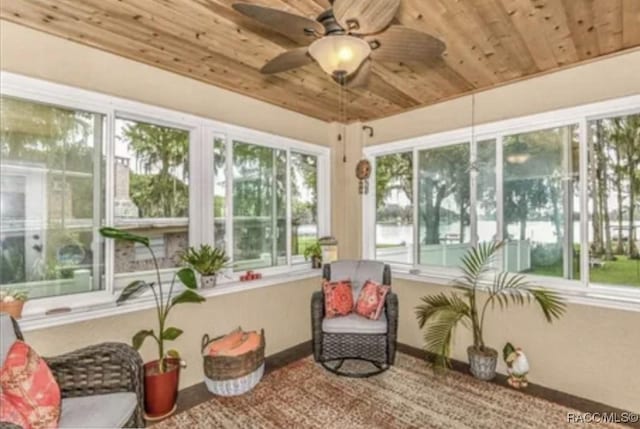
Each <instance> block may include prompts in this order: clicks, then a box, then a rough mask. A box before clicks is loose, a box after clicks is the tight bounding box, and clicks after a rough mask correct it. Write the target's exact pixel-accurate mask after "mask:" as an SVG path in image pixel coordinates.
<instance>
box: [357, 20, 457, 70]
mask: <svg viewBox="0 0 640 429" xmlns="http://www.w3.org/2000/svg"><path fill="white" fill-rule="evenodd" d="M365 40H366V41H367V42H369V45H371V49H372V50H371V58H373V59H374V60H376V61H383V62H384V61H388V62H405V63H410V62H414V63H415V62H421V63H432V62H436V61H438V60H440V59H441V55H442V53H443V52H444V50H445V49H446V45H445V44H444V42H443V41H442V40H440V39H437V38H435V37H433V36H430V35H429V34H426V33H423V32H421V31H417V30H413V29H411V28H408V27H404V26H402V25H392V26H391V27H389V28H388V29H387V30H386V31H384V32H383V33H380V34H376V35H373V36H367V37H365Z"/></svg>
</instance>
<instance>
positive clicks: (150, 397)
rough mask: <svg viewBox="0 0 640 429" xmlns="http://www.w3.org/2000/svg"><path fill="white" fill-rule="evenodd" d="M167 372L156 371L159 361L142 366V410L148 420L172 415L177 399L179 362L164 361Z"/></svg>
mask: <svg viewBox="0 0 640 429" xmlns="http://www.w3.org/2000/svg"><path fill="white" fill-rule="evenodd" d="M166 362H167V370H166V371H165V372H163V373H160V372H159V371H158V364H159V361H157V360H154V361H152V362H147V363H145V364H144V408H145V412H146V415H147V417H149V419H156V418H159V417H166V416H168V415H171V414H173V412H174V411H175V410H174V405H175V404H176V399H177V398H178V384H179V381H180V360H179V359H166Z"/></svg>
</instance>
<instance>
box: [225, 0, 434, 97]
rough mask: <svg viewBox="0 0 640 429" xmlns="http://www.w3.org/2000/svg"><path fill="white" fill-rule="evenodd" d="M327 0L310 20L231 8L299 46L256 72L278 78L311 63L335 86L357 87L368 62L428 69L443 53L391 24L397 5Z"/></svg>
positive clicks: (429, 40)
mask: <svg viewBox="0 0 640 429" xmlns="http://www.w3.org/2000/svg"><path fill="white" fill-rule="evenodd" d="M330 1H331V4H332V7H331V8H330V9H328V10H326V11H324V12H322V13H321V14H320V15H318V17H317V18H316V20H315V21H314V20H312V19H309V18H306V17H303V16H300V15H295V14H292V13H289V12H285V11H282V10H278V9H273V8H270V7H265V6H259V5H255V4H250V3H234V4H233V8H234V9H235V10H236V11H238V12H240V13H242V14H243V15H246V16H248V17H250V18H252V19H254V20H256V21H258V22H260V23H261V24H263V25H266V26H267V27H269V28H270V29H272V30H274V31H277V32H279V33H281V34H283V35H284V36H286V37H287V38H289V39H291V40H293V41H294V42H297V43H298V44H300V45H304V46H302V47H300V48H295V49H292V50H289V51H287V52H284V53H282V54H280V55H278V56H277V57H275V58H273V59H272V60H270V61H269V62H267V63H266V64H265V65H264V66H263V67H262V68H261V69H260V72H261V73H264V74H273V73H280V72H284V71H287V70H291V69H295V68H298V67H302V66H305V65H307V64H311V63H313V62H314V61H315V62H317V63H318V64H319V65H320V67H321V68H322V69H323V70H324V71H325V72H326V73H328V74H329V75H331V77H332V78H333V80H334V81H335V82H336V83H338V84H340V85H344V86H348V87H359V86H365V85H366V84H367V83H368V80H369V77H370V75H371V63H372V60H375V61H382V62H405V63H411V62H422V63H427V64H431V63H434V62H436V61H437V60H438V59H440V56H441V55H442V53H443V52H444V50H445V47H446V46H445V44H444V43H443V42H442V41H441V40H439V39H437V38H435V37H433V36H430V35H428V34H426V33H422V32H420V31H416V30H413V29H411V28H408V27H404V26H402V25H395V24H393V25H392V24H391V21H392V20H393V18H394V17H395V15H396V12H397V11H398V7H399V6H400V1H401V0H330ZM307 45H309V46H307Z"/></svg>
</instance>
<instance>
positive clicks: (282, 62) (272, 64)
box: [260, 46, 313, 74]
mask: <svg viewBox="0 0 640 429" xmlns="http://www.w3.org/2000/svg"><path fill="white" fill-rule="evenodd" d="M312 62H313V58H311V56H310V55H309V53H308V49H307V47H306V46H305V47H303V48H297V49H292V50H290V51H287V52H283V53H282V54H280V55H278V56H277V57H275V58H274V59H272V60H270V61H269V62H268V63H266V64H265V65H264V66H263V67H262V68H261V69H260V73H263V74H273V73H280V72H283V71H287V70H291V69H295V68H298V67H302V66H306V65H307V64H310V63H312Z"/></svg>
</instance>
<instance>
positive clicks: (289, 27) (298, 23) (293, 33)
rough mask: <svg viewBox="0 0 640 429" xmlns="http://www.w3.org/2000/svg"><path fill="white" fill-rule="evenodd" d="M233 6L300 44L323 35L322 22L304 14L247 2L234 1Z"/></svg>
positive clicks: (307, 42)
mask: <svg viewBox="0 0 640 429" xmlns="http://www.w3.org/2000/svg"><path fill="white" fill-rule="evenodd" d="M233 8H234V9H235V10H236V11H238V12H240V13H241V14H243V15H246V16H248V17H249V18H252V19H254V20H256V21H258V22H260V23H261V24H263V25H266V26H267V27H269V28H270V29H271V30H274V31H277V32H278V33H280V34H282V35H284V36H286V37H288V38H289V39H291V40H293V41H294V42H297V43H299V44H301V45H306V44H309V43H310V42H312V41H313V40H315V37H314V35H318V36H323V35H324V26H323V25H322V24H320V23H319V22H318V21H314V20H312V19H309V18H305V17H304V16H300V15H294V14H292V13H289V12H284V11H282V10H278V9H272V8H270V7H264V6H258V5H255V4H249V3H234V4H233Z"/></svg>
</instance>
